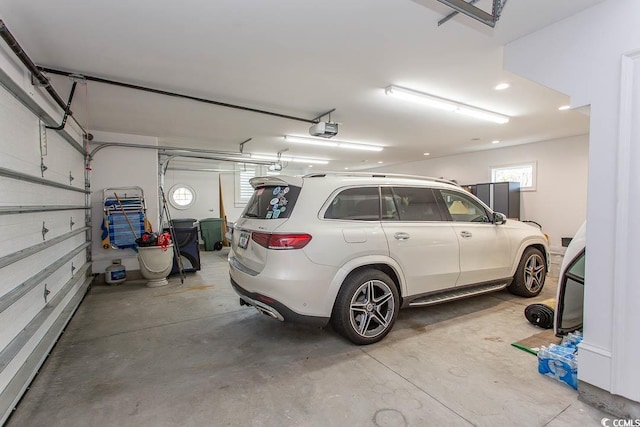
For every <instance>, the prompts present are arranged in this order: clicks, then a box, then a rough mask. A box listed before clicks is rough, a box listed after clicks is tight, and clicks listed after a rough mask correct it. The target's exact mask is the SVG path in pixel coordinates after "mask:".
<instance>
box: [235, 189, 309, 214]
mask: <svg viewBox="0 0 640 427" xmlns="http://www.w3.org/2000/svg"><path fill="white" fill-rule="evenodd" d="M299 194H300V188H299V187H294V186H267V187H260V188H256V189H255V191H254V192H253V196H251V199H249V202H247V206H246V207H245V208H244V212H242V217H243V218H262V219H277V218H288V217H289V215H291V211H293V207H294V205H295V204H296V200H298V195H299Z"/></svg>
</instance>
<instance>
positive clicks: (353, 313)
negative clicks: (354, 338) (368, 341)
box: [349, 280, 395, 338]
mask: <svg viewBox="0 0 640 427" xmlns="http://www.w3.org/2000/svg"><path fill="white" fill-rule="evenodd" d="M394 311H395V301H394V297H393V292H391V289H390V288H389V286H388V285H387V284H386V283H384V282H383V281H381V280H369V281H367V282H365V283H363V284H362V285H360V287H359V288H358V289H357V290H356V291H355V292H354V294H353V297H352V298H351V302H350V304H349V317H350V321H351V326H352V328H353V330H354V331H355V332H356V333H357V334H358V335H360V336H362V337H365V338H373V337H376V336H378V335H380V334H382V333H383V332H384V331H386V330H387V328H389V327H390V324H391V322H392V319H393V315H394Z"/></svg>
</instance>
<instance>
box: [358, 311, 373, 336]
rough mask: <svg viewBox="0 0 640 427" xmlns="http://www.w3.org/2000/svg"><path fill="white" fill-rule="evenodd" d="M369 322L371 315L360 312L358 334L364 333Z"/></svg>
mask: <svg viewBox="0 0 640 427" xmlns="http://www.w3.org/2000/svg"><path fill="white" fill-rule="evenodd" d="M369 323H371V315H370V314H369V313H362V314H361V315H360V324H359V331H358V332H359V333H360V335H363V336H364V335H366V334H367V329H369Z"/></svg>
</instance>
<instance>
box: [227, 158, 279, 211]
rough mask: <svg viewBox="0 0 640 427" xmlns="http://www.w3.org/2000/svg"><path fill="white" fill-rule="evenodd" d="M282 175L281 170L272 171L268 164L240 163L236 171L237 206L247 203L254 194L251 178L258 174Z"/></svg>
mask: <svg viewBox="0 0 640 427" xmlns="http://www.w3.org/2000/svg"><path fill="white" fill-rule="evenodd" d="M271 175H280V172H279V171H271V170H269V167H268V166H255V165H239V166H238V170H237V171H236V198H235V205H236V207H242V206H245V205H246V204H247V202H248V201H249V199H251V196H252V195H253V187H252V186H251V184H250V183H249V180H250V179H251V178H253V177H256V176H271Z"/></svg>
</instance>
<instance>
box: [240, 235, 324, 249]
mask: <svg viewBox="0 0 640 427" xmlns="http://www.w3.org/2000/svg"><path fill="white" fill-rule="evenodd" d="M251 240H253V241H254V242H256V243H257V244H259V245H260V246H262V247H265V248H267V249H302V248H304V247H305V246H307V243H309V242H310V241H311V235H310V234H306V233H257V232H253V233H251Z"/></svg>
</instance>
